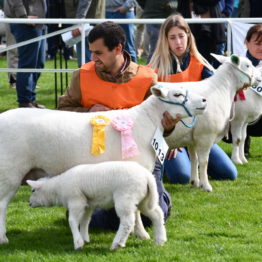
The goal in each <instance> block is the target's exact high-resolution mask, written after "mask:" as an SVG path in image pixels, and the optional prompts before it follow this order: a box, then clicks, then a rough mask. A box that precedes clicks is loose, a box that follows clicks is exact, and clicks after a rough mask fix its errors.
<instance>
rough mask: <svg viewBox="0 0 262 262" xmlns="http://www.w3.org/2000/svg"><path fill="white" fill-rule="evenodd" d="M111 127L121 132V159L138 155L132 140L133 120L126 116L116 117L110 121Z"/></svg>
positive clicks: (136, 147)
mask: <svg viewBox="0 0 262 262" xmlns="http://www.w3.org/2000/svg"><path fill="white" fill-rule="evenodd" d="M111 123H112V126H113V128H114V129H116V130H117V131H119V132H121V150H122V158H123V159H126V158H130V157H133V156H136V155H138V154H139V150H138V146H137V144H136V142H135V140H134V138H133V133H132V127H133V125H134V122H133V120H132V119H131V118H130V117H127V116H118V117H115V118H114V119H113V120H112V122H111Z"/></svg>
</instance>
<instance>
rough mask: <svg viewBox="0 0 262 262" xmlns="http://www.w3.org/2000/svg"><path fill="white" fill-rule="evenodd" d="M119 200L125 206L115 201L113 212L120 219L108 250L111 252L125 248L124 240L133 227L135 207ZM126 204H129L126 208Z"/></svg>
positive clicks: (128, 201) (123, 200) (124, 200)
mask: <svg viewBox="0 0 262 262" xmlns="http://www.w3.org/2000/svg"><path fill="white" fill-rule="evenodd" d="M120 200H121V203H124V204H125V205H123V204H121V203H119V202H117V201H115V210H116V213H117V215H118V217H119V218H120V225H119V228H118V230H117V233H116V236H115V238H114V240H113V243H112V246H111V248H110V250H111V251H113V250H117V249H119V248H122V247H125V245H126V240H127V238H128V236H129V234H130V233H131V232H132V230H133V229H134V226H135V211H136V209H137V208H136V206H131V205H130V200H128V199H123V198H122V199H121V198H120ZM126 203H129V204H128V206H126Z"/></svg>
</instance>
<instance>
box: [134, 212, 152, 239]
mask: <svg viewBox="0 0 262 262" xmlns="http://www.w3.org/2000/svg"><path fill="white" fill-rule="evenodd" d="M135 218H136V219H135V228H134V233H135V235H136V236H137V237H139V238H141V239H150V236H149V234H148V233H147V232H146V230H145V228H144V225H143V222H142V220H141V216H140V211H139V210H137V211H136V213H135Z"/></svg>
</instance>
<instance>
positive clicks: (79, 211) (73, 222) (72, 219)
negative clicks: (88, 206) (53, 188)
mask: <svg viewBox="0 0 262 262" xmlns="http://www.w3.org/2000/svg"><path fill="white" fill-rule="evenodd" d="M68 210H69V217H68V222H69V225H70V229H71V232H72V235H73V240H74V248H75V249H81V248H82V247H83V246H84V240H83V238H82V236H81V234H80V232H79V225H80V221H81V220H82V218H83V216H84V213H85V204H81V203H80V202H79V203H76V202H74V203H70V205H69V209H68Z"/></svg>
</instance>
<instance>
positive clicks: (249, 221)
mask: <svg viewBox="0 0 262 262" xmlns="http://www.w3.org/2000/svg"><path fill="white" fill-rule="evenodd" d="M52 66H53V62H50V61H49V62H48V63H47V67H49V68H52ZM0 67H6V64H5V59H4V58H1V59H0ZM69 67H71V68H75V67H76V62H75V61H71V62H70V66H69ZM39 85H40V86H41V88H40V89H37V98H38V102H39V103H40V104H44V105H45V106H47V107H48V108H54V107H55V102H54V97H55V96H54V74H52V73H45V74H43V75H42V77H41V79H40V81H39ZM15 107H17V103H16V94H15V90H12V89H9V88H8V83H7V76H6V73H0V112H3V111H5V110H7V109H10V108H15ZM220 145H221V146H222V147H223V149H224V150H225V151H226V152H227V153H228V154H229V153H230V151H231V148H230V145H228V144H225V143H223V142H221V143H220ZM237 169H238V179H237V180H236V181H215V180H211V184H212V186H213V192H212V193H206V192H203V191H201V190H199V189H195V188H192V187H191V186H190V185H172V184H169V183H168V182H167V181H165V186H166V188H167V190H168V191H169V192H170V194H171V196H172V204H173V208H172V215H171V217H170V218H169V219H168V221H167V223H166V228H167V234H168V242H167V243H166V245H165V246H163V247H158V246H155V245H154V244H153V240H149V241H142V240H140V239H137V238H135V237H134V236H130V237H129V239H128V241H127V247H126V248H125V249H122V250H119V251H117V252H110V251H109V247H110V245H111V241H112V240H113V237H114V234H115V232H112V231H102V230H91V234H90V235H91V243H90V244H87V245H86V246H85V247H84V248H83V249H82V250H80V251H74V250H73V242H72V235H71V232H70V229H69V227H68V224H67V221H66V217H65V209H64V208H60V207H52V208H38V209H30V208H29V206H28V199H29V195H30V190H29V187H28V186H22V187H20V189H19V191H18V193H17V195H16V196H15V198H14V200H13V201H12V202H11V204H10V206H9V208H8V214H7V236H8V238H9V241H10V243H9V244H6V245H0V262H2V261H3V262H9V261H10V262H11V261H13V262H20V261H25V262H30V261H34V262H38V261H39V262H40V261H41V262H42V261H50V262H58V261H59V262H61V261H63V262H64V261H68V262H69V261H70V262H78V261H90V262H100V261H107V262H124V261H128V262H133V261H141V262H142V261H143V262H144V261H150V262H155V261H161V262H162V261H164V262H168V261H170V262H173V261H182V262H187V261H201V262H203V261H207V262H218V261H221V262H225V261H228V262H257V261H262V249H261V244H262V215H261V214H262V212H261V209H262V194H261V184H262V138H252V147H251V156H250V157H249V163H248V164H247V165H243V166H240V165H239V166H237ZM148 230H149V232H150V235H151V236H152V230H151V228H149V229H148Z"/></svg>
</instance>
